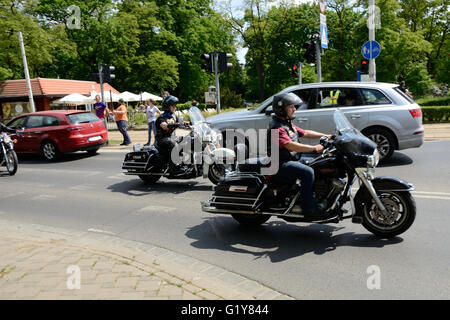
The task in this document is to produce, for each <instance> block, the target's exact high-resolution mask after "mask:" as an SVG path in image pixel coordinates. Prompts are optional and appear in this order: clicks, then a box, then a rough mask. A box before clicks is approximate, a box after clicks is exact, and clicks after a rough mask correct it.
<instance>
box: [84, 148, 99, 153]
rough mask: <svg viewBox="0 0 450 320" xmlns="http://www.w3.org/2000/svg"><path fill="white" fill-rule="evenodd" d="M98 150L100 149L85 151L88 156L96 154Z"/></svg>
mask: <svg viewBox="0 0 450 320" xmlns="http://www.w3.org/2000/svg"><path fill="white" fill-rule="evenodd" d="M99 149H100V147H98V148H95V149H90V150H87V153H88V154H96V153H97V151H98V150H99Z"/></svg>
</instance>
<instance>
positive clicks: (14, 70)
mask: <svg viewBox="0 0 450 320" xmlns="http://www.w3.org/2000/svg"><path fill="white" fill-rule="evenodd" d="M33 10H34V1H32V0H26V1H25V0H24V1H13V0H0V34H2V36H1V37H0V80H6V79H23V78H24V67H23V62H22V56H21V51H20V45H19V40H18V36H17V35H18V31H21V32H22V35H23V39H24V46H25V52H26V55H27V62H28V68H29V72H30V76H31V77H37V76H44V75H45V73H44V72H43V68H44V66H45V65H46V64H51V63H54V62H55V61H54V59H53V52H55V51H57V50H58V51H60V52H63V53H67V52H69V51H70V50H71V46H70V44H68V43H66V42H64V41H61V40H60V39H62V38H64V28H61V26H58V25H56V26H53V27H52V28H51V29H46V28H44V27H43V26H41V25H40V24H39V23H38V20H37V19H36V18H35V16H34V12H33Z"/></svg>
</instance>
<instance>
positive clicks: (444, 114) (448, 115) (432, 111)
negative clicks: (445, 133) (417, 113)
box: [422, 106, 450, 122]
mask: <svg viewBox="0 0 450 320" xmlns="http://www.w3.org/2000/svg"><path fill="white" fill-rule="evenodd" d="M422 114H423V121H424V122H443V121H450V106H426V107H422Z"/></svg>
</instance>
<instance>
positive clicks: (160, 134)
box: [155, 112, 178, 140]
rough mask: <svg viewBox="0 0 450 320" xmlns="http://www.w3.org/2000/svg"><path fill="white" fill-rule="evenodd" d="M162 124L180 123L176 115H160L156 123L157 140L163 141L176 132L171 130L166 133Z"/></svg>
mask: <svg viewBox="0 0 450 320" xmlns="http://www.w3.org/2000/svg"><path fill="white" fill-rule="evenodd" d="M162 122H167V124H169V123H176V122H178V119H177V117H176V116H175V115H171V114H170V113H166V112H164V113H163V114H162V115H160V116H159V117H158V118H157V119H156V122H155V126H156V137H155V139H156V140H161V139H164V138H170V137H171V135H172V132H173V131H174V130H175V129H173V130H169V131H164V130H163V128H161V123H162Z"/></svg>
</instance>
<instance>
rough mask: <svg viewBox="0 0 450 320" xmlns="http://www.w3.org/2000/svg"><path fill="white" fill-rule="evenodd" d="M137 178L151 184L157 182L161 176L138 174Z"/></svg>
mask: <svg viewBox="0 0 450 320" xmlns="http://www.w3.org/2000/svg"><path fill="white" fill-rule="evenodd" d="M139 178H141V180H142V181H144V182H145V183H147V184H153V183H156V182H158V180H159V179H161V176H156V175H155V176H147V175H140V176H139Z"/></svg>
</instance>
